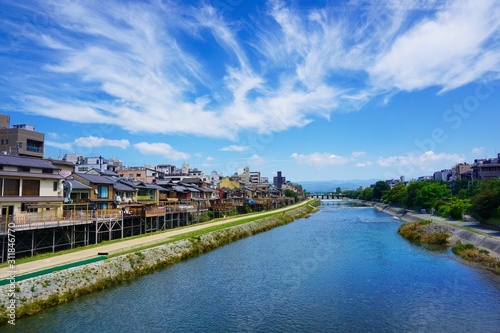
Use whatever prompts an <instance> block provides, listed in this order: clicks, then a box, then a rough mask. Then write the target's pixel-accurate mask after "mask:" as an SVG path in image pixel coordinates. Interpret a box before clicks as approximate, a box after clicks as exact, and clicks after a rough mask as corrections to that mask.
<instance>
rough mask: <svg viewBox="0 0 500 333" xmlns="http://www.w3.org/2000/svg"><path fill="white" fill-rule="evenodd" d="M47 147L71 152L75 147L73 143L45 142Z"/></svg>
mask: <svg viewBox="0 0 500 333" xmlns="http://www.w3.org/2000/svg"><path fill="white" fill-rule="evenodd" d="M45 145H47V146H50V147H56V148H59V149H62V150H66V151H70V150H72V149H73V145H72V144H71V142H67V143H62V142H54V141H47V140H46V141H45Z"/></svg>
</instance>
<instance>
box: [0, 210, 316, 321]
mask: <svg viewBox="0 0 500 333" xmlns="http://www.w3.org/2000/svg"><path fill="white" fill-rule="evenodd" d="M315 210H316V207H315V206H313V205H311V204H305V205H301V206H299V207H297V208H295V209H292V210H288V211H285V212H282V213H279V214H275V215H273V216H271V217H264V218H262V219H259V220H256V221H253V222H248V223H245V224H240V225H236V226H232V227H228V228H223V229H220V230H216V231H210V232H207V233H201V234H200V233H198V234H197V235H196V236H193V237H189V238H186V239H182V240H178V241H174V242H171V243H168V244H164V245H160V246H156V247H151V248H147V249H140V250H136V251H135V252H133V253H128V254H124V255H119V256H116V257H113V258H109V259H106V260H102V261H99V262H95V263H91V264H87V265H83V266H78V267H73V268H69V269H65V270H61V271H55V272H52V273H49V274H45V275H42V276H38V277H34V278H30V279H26V280H23V281H19V282H16V283H15V284H14V285H13V286H12V285H5V286H2V287H1V289H0V295H1V297H0V311H1V313H2V314H1V317H0V324H5V323H6V322H7V321H8V320H10V319H11V318H10V317H9V316H8V314H9V313H10V312H9V311H8V310H9V306H10V305H11V301H12V300H14V301H15V303H14V304H15V316H12V317H15V318H19V317H21V316H24V315H27V314H28V315H30V314H34V313H37V312H39V311H41V310H43V309H44V308H47V307H51V306H56V305H58V304H61V303H65V302H68V301H70V300H72V299H75V298H77V297H79V296H81V295H83V294H87V293H91V292H94V291H97V290H102V289H105V288H108V287H110V286H113V285H116V284H119V283H122V282H124V281H127V280H131V279H133V278H136V277H138V276H141V275H144V274H148V273H150V272H152V271H154V270H156V269H160V268H163V267H166V266H168V265H171V264H173V263H176V262H178V261H181V260H184V259H187V258H190V257H193V256H197V255H199V254H201V253H204V252H207V251H210V250H212V249H214V248H217V247H219V246H223V245H226V244H228V243H230V242H233V241H235V240H238V239H241V238H244V237H247V236H251V235H254V234H257V233H259V232H263V231H266V230H269V229H272V228H275V227H278V226H281V225H284V224H287V223H289V222H292V221H294V220H296V219H299V218H303V217H307V216H308V215H309V214H310V213H312V212H313V211H315ZM12 291H14V294H13V295H12ZM10 296H14V297H10Z"/></svg>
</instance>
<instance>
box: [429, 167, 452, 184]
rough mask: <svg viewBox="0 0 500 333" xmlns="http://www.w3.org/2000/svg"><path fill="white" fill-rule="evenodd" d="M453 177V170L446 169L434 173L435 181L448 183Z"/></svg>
mask: <svg viewBox="0 0 500 333" xmlns="http://www.w3.org/2000/svg"><path fill="white" fill-rule="evenodd" d="M451 176H452V171H451V169H446V170H441V171H436V172H434V174H433V176H432V177H433V179H434V180H435V181H443V182H448V181H449V180H450V179H451Z"/></svg>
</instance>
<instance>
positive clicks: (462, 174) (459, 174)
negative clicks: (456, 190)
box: [451, 163, 472, 181]
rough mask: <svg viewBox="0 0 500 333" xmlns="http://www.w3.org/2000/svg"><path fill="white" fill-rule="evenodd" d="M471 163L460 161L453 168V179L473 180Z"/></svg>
mask: <svg viewBox="0 0 500 333" xmlns="http://www.w3.org/2000/svg"><path fill="white" fill-rule="evenodd" d="M471 170H472V169H471V165H470V164H467V163H459V164H456V165H455V166H454V167H452V168H451V181H455V180H460V179H468V180H471Z"/></svg>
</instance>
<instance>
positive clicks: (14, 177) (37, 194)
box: [0, 155, 63, 222]
mask: <svg viewBox="0 0 500 333" xmlns="http://www.w3.org/2000/svg"><path fill="white" fill-rule="evenodd" d="M59 171H60V169H59V168H57V167H55V166H54V165H52V164H50V163H47V162H45V161H43V160H42V159H38V158H33V157H25V156H9V155H0V211H1V218H2V221H6V219H7V218H9V219H10V218H12V219H13V221H15V222H17V221H26V220H27V219H30V218H34V219H36V218H39V217H41V216H42V215H43V217H49V216H51V217H53V218H54V219H55V218H57V217H59V216H61V214H62V210H61V206H62V203H63V188H62V179H63V177H62V176H60V175H59ZM40 214H41V215H40Z"/></svg>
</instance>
